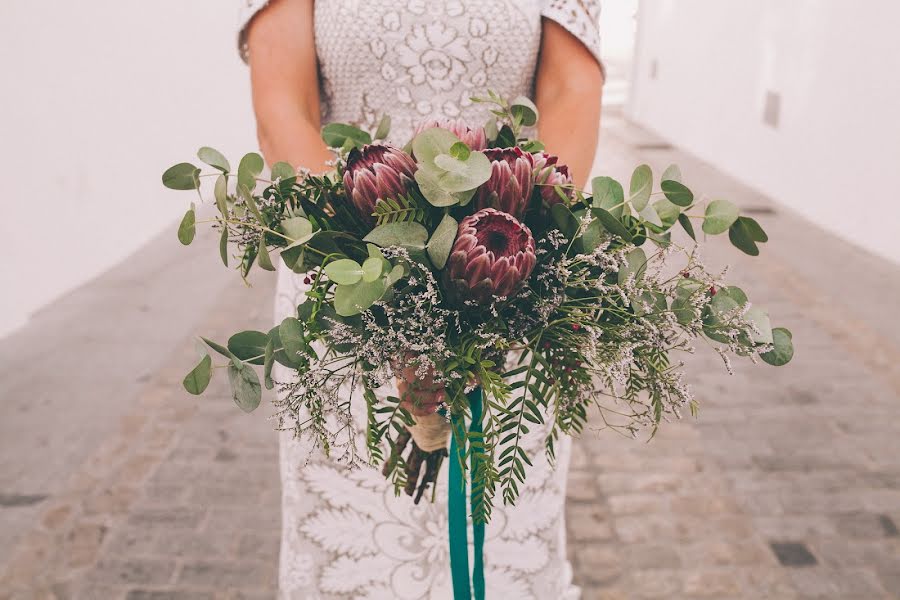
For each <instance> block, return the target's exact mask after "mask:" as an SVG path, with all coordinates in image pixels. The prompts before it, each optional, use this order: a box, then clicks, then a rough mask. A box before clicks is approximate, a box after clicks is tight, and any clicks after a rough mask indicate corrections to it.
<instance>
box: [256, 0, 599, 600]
mask: <svg viewBox="0 0 900 600" xmlns="http://www.w3.org/2000/svg"><path fill="white" fill-rule="evenodd" d="M265 4H266V2H265V0H242V14H241V25H242V29H241V31H242V33H241V35H240V38H239V44H240V45H241V52H242V54H244V55H245V48H244V47H243V43H244V38H243V30H244V27H245V25H246V24H247V23H248V22H249V20H250V19H251V18H252V17H253V16H254V15H255V14H256V12H257V11H259V10H260V9H261V8H263V7H264V6H265ZM598 10H599V6H598V2H597V0H543V1H542V0H530V1H524V0H499V1H498V0H326V1H324V2H319V3H317V4H316V11H315V36H316V51H317V54H318V57H319V63H320V64H319V66H320V72H321V80H320V81H321V86H322V91H323V106H322V113H323V120H327V121H342V122H348V123H354V124H356V125H359V126H362V127H366V128H370V129H374V128H375V126H376V125H377V122H378V120H379V119H380V118H381V116H382V115H383V114H385V113H387V114H390V116H391V117H392V121H393V122H392V127H391V135H390V136H389V137H390V138H391V140H392V141H395V142H397V143H400V144H402V143H405V142H406V141H407V140H408V138H409V137H410V136H411V135H412V132H413V130H414V129H415V126H416V125H417V124H418V123H419V122H420V121H422V120H424V119H425V118H434V117H441V116H443V117H453V118H457V117H460V118H464V119H467V120H471V121H472V122H475V123H481V122H483V121H485V120H486V118H487V116H488V115H487V112H486V109H485V107H484V106H482V105H479V104H475V103H472V102H471V100H470V97H471V96H473V95H478V94H483V93H484V92H485V90H486V88H488V87H490V88H491V89H492V90H494V91H496V92H498V93H500V94H501V95H503V96H506V97H514V96H518V95H529V94H530V92H531V87H532V79H533V74H534V68H535V64H536V61H537V55H538V49H539V45H540V35H541V16H545V17H547V18H550V19H553V20H555V21H557V22H559V23H560V24H561V25H563V26H564V27H565V28H566V29H567V30H569V31H570V32H571V33H573V34H574V35H575V36H576V37H578V38H579V39H580V40H581V41H582V42H583V43H584V44H585V46H587V47H588V48H589V49H590V50H591V51H592V52H593V53H594V55H595V56H599V36H598V34H597V27H596V22H597V18H598V14H597V13H598ZM305 289H306V286H305V285H304V284H303V282H302V276H297V275H296V274H294V273H291V272H290V271H289V270H287V269H286V268H284V265H281V268H280V270H279V273H278V287H277V294H276V299H275V318H276V322H280V321H281V319H283V318H284V317H285V316H288V315H293V314H294V313H295V310H296V306H297V304H299V303H300V302H302V301H303V295H304V293H305ZM276 369H278V370H277V371H276V373H275V374H276V376H278V377H280V378H282V380H284V378H285V377H286V376H287V373H285V372H284V370H283V369H281V368H280V367H276ZM348 393H349V391H348ZM360 396H361V394H360ZM353 400H354V402H355V401H357V399H356V398H354V399H353ZM358 402H359V404H360V406H361V407H362V406H364V404H363V401H362V398H361V397H360V398H359V399H358ZM358 414H360V415H364V414H365V410H364V409H362V410H359V411H358ZM363 418H364V417H363ZM361 425H363V426H364V423H361ZM545 434H546V431H545V430H543V429H542V428H537V427H535V428H533V429H532V431H531V433H530V434H529V435H528V436H527V439H526V449H527V451H528V452H529V455H530V457H531V458H532V461H533V462H534V467H533V468H531V469H530V470H529V472H528V479H527V481H526V484H525V485H524V486H523V487H522V489H521V497H520V499H519V502H518V503H517V505H516V506H515V507H510V506H503V505H502V501H501V500H500V498H499V497H498V498H497V506H496V507H495V509H494V512H493V517H492V520H491V522H490V524H489V525H488V526H487V530H486V531H487V540H486V545H485V579H486V583H487V593H488V596H489V597H504V596H505V597H512V598H517V599H529V598H534V599H543V598H577V597H578V589H577V588H575V587H574V586H572V585H571V568H570V566H569V563H568V561H567V560H566V547H565V523H564V505H565V492H566V490H565V485H566V472H567V468H568V460H569V451H570V443H569V441H568V440H567V439H566V440H562V443H560V444H559V445H558V448H557V456H558V464H557V467H556V468H555V469H554V468H553V467H552V466H551V465H550V464H549V463H548V462H547V460H546V458H545V456H544V449H543V438H544V435H545ZM362 445H363V441H362V440H360V446H362ZM281 477H282V486H283V496H282V498H283V502H282V509H283V516H282V521H283V531H282V546H281V565H280V590H281V597H282V598H284V599H294V598H304V599H323V600H333V599H338V598H341V599H343V598H353V599H368V600H387V599H395V598H396V599H403V600H406V599H409V600H412V599H419V598H425V599H428V600H446V599H448V598H452V597H453V593H452V585H451V581H450V570H449V558H448V550H447V544H448V539H447V511H446V495H447V489H446V488H447V482H446V467H445V468H444V473H442V477H441V478H440V479H439V486H438V493H437V498H436V500H435V502H434V503H433V504H432V503H429V502H425V501H424V500H423V502H422V503H420V504H419V505H418V506H415V505H413V504H412V501H411V500H409V499H408V497H406V496H401V497H399V498H398V497H395V496H394V494H393V489H392V488H391V487H390V486H389V485H387V484H386V481H385V480H384V478H383V477H382V476H381V474H380V472H378V471H376V470H374V469H356V470H347V469H346V468H345V467H344V466H343V465H342V464H339V463H338V462H337V461H335V460H333V459H332V460H329V459H325V458H323V457H321V456H320V455H319V453H318V451H315V452H312V453H310V449H309V447H308V445H307V444H306V442H304V441H297V440H294V439H293V438H292V435H291V434H290V433H284V434H282V438H281Z"/></svg>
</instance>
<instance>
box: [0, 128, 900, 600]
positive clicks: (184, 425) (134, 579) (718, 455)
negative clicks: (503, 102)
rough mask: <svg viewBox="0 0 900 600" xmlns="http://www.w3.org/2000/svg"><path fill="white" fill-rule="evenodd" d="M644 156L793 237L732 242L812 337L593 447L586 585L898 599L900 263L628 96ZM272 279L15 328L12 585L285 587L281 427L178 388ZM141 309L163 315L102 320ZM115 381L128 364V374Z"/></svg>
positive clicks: (174, 591) (77, 592)
mask: <svg viewBox="0 0 900 600" xmlns="http://www.w3.org/2000/svg"><path fill="white" fill-rule="evenodd" d="M640 161H647V162H649V163H650V164H651V165H652V166H653V167H654V168H655V169H658V168H661V167H664V166H665V165H666V164H667V163H669V162H678V163H679V164H681V166H682V170H683V172H684V173H685V175H686V178H687V180H688V183H694V184H695V187H697V188H702V189H703V190H706V191H709V193H711V194H714V195H717V196H724V197H729V198H731V199H733V200H735V201H736V202H738V203H739V204H741V205H742V206H743V207H744V208H745V210H748V211H752V212H754V213H756V215H757V217H758V218H759V219H760V220H761V222H763V224H764V225H765V226H766V227H767V229H768V230H769V232H770V235H771V237H772V241H771V242H770V243H769V245H768V247H764V248H763V256H762V257H761V258H760V259H753V260H748V259H745V258H743V257H740V256H737V255H736V253H735V252H729V253H728V254H727V257H728V260H729V262H732V263H733V264H734V265H735V271H734V273H735V279H736V280H739V281H740V282H741V283H742V286H743V287H744V288H745V289H747V290H748V292H749V293H750V297H751V298H754V299H757V300H759V301H760V302H761V303H764V304H766V305H767V306H768V307H769V308H770V310H771V312H772V314H773V315H775V316H776V320H777V322H778V323H779V324H784V325H786V326H788V327H790V328H791V329H792V330H793V332H794V339H795V344H796V346H797V353H798V354H797V357H796V358H795V360H794V362H793V363H792V364H791V366H789V367H787V368H782V369H772V368H770V367H766V366H764V365H758V366H754V365H751V364H738V365H736V367H737V368H736V371H737V372H736V374H735V375H733V376H729V375H727V373H726V372H725V370H724V368H723V367H722V365H721V362H720V360H719V359H718V357H717V356H716V355H715V354H713V353H711V352H700V353H698V355H696V356H694V357H692V358H691V363H692V366H693V367H695V369H694V372H695V373H696V372H699V371H698V369H702V370H703V371H702V375H700V376H697V377H694V380H693V384H694V388H695V391H696V393H697V396H698V398H699V399H700V401H701V413H700V418H699V419H697V420H693V419H686V420H684V421H681V422H677V423H671V424H668V426H666V427H664V428H663V429H662V430H661V432H660V433H659V435H658V436H657V437H656V439H654V440H653V442H652V443H650V444H644V443H641V442H635V441H631V440H626V439H623V438H621V437H620V436H617V435H615V434H613V433H610V432H603V433H595V432H588V433H586V434H585V435H584V436H583V437H582V438H581V439H580V440H579V441H578V442H577V443H576V445H575V451H574V456H573V462H572V470H571V477H570V485H569V506H568V524H569V538H570V541H569V547H570V554H571V557H572V560H573V563H574V566H575V573H576V580H577V582H578V583H579V584H580V585H581V586H582V587H583V590H584V598H585V599H586V600H601V599H609V600H611V599H619V598H636V599H642V598H667V599H677V598H713V599H725V598H742V599H743V598H747V599H756V598H776V599H782V598H784V599H794V598H797V599H811V598H835V599H850V598H858V599H866V600H869V599H877V598H900V532H898V527H900V419H898V418H897V417H898V416H900V407H898V399H900V347H898V340H900V331H898V328H900V320H897V319H896V318H894V315H893V310H892V309H893V308H894V306H895V305H896V302H895V301H894V298H897V297H900V270H898V269H897V268H896V267H894V266H891V265H889V264H887V263H884V262H882V261H879V260H876V259H874V258H872V257H870V256H868V255H866V254H864V253H862V252H861V251H858V250H856V249H854V248H852V247H850V246H849V245H847V244H845V243H843V242H839V241H837V240H836V239H835V238H833V237H831V236H829V235H826V234H824V233H823V232H821V231H820V230H818V229H816V228H815V227H814V226H812V225H810V224H809V223H806V222H804V221H802V220H801V219H799V218H798V217H797V216H796V215H794V214H792V213H790V212H789V211H786V210H785V209H783V208H781V207H779V206H776V205H773V204H772V203H771V202H770V201H768V200H767V199H765V198H763V197H761V196H760V195H759V194H758V193H756V192H753V191H752V190H751V189H748V188H746V187H744V186H742V185H740V184H739V183H738V182H735V181H733V180H731V179H729V178H728V177H726V176H725V175H723V174H721V173H719V172H716V171H715V170H713V169H711V168H709V167H708V166H707V165H704V164H703V163H701V162H699V161H698V160H697V159H694V158H692V157H690V156H687V155H685V154H683V153H681V152H679V151H677V150H676V149H673V148H670V147H667V146H666V145H665V144H664V143H661V142H660V140H658V139H655V138H654V137H653V136H652V135H651V134H649V133H648V132H646V131H643V130H641V129H638V128H636V127H633V126H630V125H628V124H627V123H625V122H624V121H623V120H622V119H621V118H619V117H618V116H616V115H612V116H611V117H610V118H609V119H608V121H607V123H606V126H605V128H604V134H603V144H602V149H601V154H600V161H599V163H600V164H602V166H603V169H602V170H603V172H605V173H611V174H613V175H615V176H617V177H620V178H627V176H628V171H627V169H630V167H632V166H634V165H635V164H637V163H638V162H640ZM167 233H169V232H167ZM710 245H714V244H712V243H711V244H710ZM154 247H156V250H153V248H154ZM160 247H161V244H160V242H154V243H153V244H151V246H150V247H149V248H148V249H147V250H146V251H145V252H151V251H155V252H164V253H165V256H167V257H168V258H167V259H166V260H167V261H168V262H166V261H163V262H162V263H154V262H153V261H146V260H145V261H144V262H141V260H142V259H141V258H140V256H139V257H138V258H136V259H135V260H136V261H137V263H135V264H139V265H143V269H144V270H143V271H139V272H141V273H144V275H145V277H144V278H143V279H146V280H148V281H150V282H151V283H152V282H153V281H156V279H152V278H151V276H152V277H157V279H158V278H159V277H163V275H154V274H155V273H159V272H161V271H157V270H155V269H157V268H160V269H161V267H160V265H161V264H175V263H174V262H173V261H176V260H181V259H183V258H184V257H186V256H188V255H192V253H194V252H196V253H200V252H203V251H206V250H208V248H203V249H192V250H191V251H187V250H183V249H180V248H179V249H177V250H175V249H173V248H172V247H171V246H169V245H165V250H164V251H163V250H160ZM210 252H212V251H210ZM148 265H155V266H154V267H153V268H151V267H150V266H148ZM195 266H196V265H195ZM135 268H136V267H135ZM197 268H198V269H199V267H197ZM196 272H199V271H195V273H196ZM226 275H228V274H226ZM105 277H107V276H105ZM148 278H149V279H148ZM264 279H265V280H270V279H271V278H259V281H260V284H258V285H257V286H256V287H254V288H252V289H245V288H243V287H240V286H237V285H230V286H226V285H225V284H224V283H223V281H224V280H220V279H215V280H199V283H198V278H197V277H196V276H191V274H190V273H189V272H187V273H185V274H184V275H183V276H182V278H181V280H180V283H179V284H178V285H177V286H176V289H175V290H174V291H172V290H170V291H168V292H166V293H165V294H164V293H157V294H156V295H155V296H154V295H153V294H152V293H151V291H149V290H148V289H145V288H141V287H135V286H137V284H134V283H129V284H127V285H126V284H124V283H123V284H121V285H120V287H123V288H124V289H125V292H124V293H126V294H131V295H132V296H134V295H135V294H137V293H138V291H140V294H141V300H140V302H139V303H137V304H135V306H139V305H140V306H143V305H144V304H143V303H146V304H147V305H148V306H149V308H148V310H147V311H143V310H138V309H137V308H136V309H135V311H136V312H134V314H132V313H128V312H127V311H126V312H123V313H122V314H114V313H110V312H109V311H106V310H105V309H102V308H98V307H102V303H101V301H100V300H98V299H91V298H88V299H87V300H84V301H82V302H80V304H78V306H77V307H75V308H72V302H71V301H66V300H64V301H62V303H61V304H60V307H61V308H62V309H67V310H69V313H67V314H70V316H71V319H72V321H73V322H79V323H84V322H87V323H90V324H91V325H92V326H94V327H95V329H96V332H97V333H96V334H95V335H90V336H89V335H87V334H86V333H84V332H82V333H80V334H79V335H82V336H86V337H82V338H78V339H76V340H75V342H77V343H76V344H75V346H73V348H74V350H67V351H66V353H65V354H64V355H63V354H61V353H59V352H57V353H56V354H53V348H48V346H54V347H56V348H58V347H60V346H61V345H62V344H64V343H68V342H66V341H65V340H67V339H69V338H72V336H73V335H74V334H73V333H72V332H71V331H70V330H69V329H65V328H59V327H56V329H55V331H56V333H55V335H56V337H50V335H49V334H46V333H43V332H45V331H47V328H46V327H45V328H44V329H41V327H42V326H43V325H42V323H43V324H46V322H47V319H49V318H50V317H48V316H39V317H38V318H37V319H36V320H35V323H34V324H33V325H31V326H29V328H28V329H26V330H25V331H23V332H22V333H21V334H19V335H17V336H13V337H11V338H7V339H6V340H3V341H2V342H0V359H2V361H0V364H2V366H0V375H2V384H0V391H2V393H3V402H2V404H0V598H2V599H6V598H22V599H30V598H41V599H44V598H47V599H50V598H64V599H68V598H76V599H91V600H93V599H107V598H109V599H113V600H121V599H128V600H163V599H183V600H189V599H237V598H248V599H250V598H253V599H255V598H272V597H274V595H275V580H276V569H277V557H278V547H277V542H278V527H279V520H280V516H279V500H278V497H279V483H278V472H277V446H276V437H275V435H274V434H273V432H272V424H271V423H270V422H268V421H267V420H266V419H265V418H263V415H259V414H255V415H253V416H252V417H248V416H246V415H244V414H242V413H241V412H240V411H238V410H237V409H236V408H235V407H234V406H233V405H232V404H231V403H230V401H228V400H227V391H226V390H225V389H224V387H222V386H221V383H222V382H221V380H220V381H219V384H220V385H219V387H217V388H215V389H214V390H213V391H214V392H215V393H213V394H210V393H207V395H206V396H203V397H201V398H193V397H190V396H188V395H187V394H185V393H184V392H183V391H182V390H181V389H180V381H181V378H182V377H183V375H184V372H185V365H187V364H189V363H190V362H191V361H192V360H193V359H194V357H195V355H196V350H195V349H194V346H193V342H191V341H190V339H189V338H188V337H187V336H185V335H184V334H186V333H188V332H203V333H206V334H210V336H211V337H213V338H216V337H219V338H221V337H224V336H225V335H226V334H227V333H229V332H230V330H231V329H232V328H233V323H234V321H235V316H236V315H244V316H245V318H244V319H242V321H243V322H242V325H246V326H247V327H248V328H249V327H259V328H262V327H264V326H266V324H267V322H268V321H269V312H268V311H267V310H265V309H266V307H268V306H269V304H270V303H269V298H271V294H272V289H271V281H266V282H264ZM100 281H101V282H102V281H103V278H101V280H100ZM99 285H100V284H92V286H95V287H94V288H93V289H97V286H99ZM204 285H205V286H206V287H203V286H204ZM192 286H193V287H192ZM175 292H177V293H175ZM170 296H174V297H175V298H180V299H181V300H180V301H183V302H185V303H187V301H188V300H190V302H191V304H190V307H188V306H187V304H185V306H184V308H183V309H181V310H180V311H179V310H178V309H177V306H175V307H173V308H172V309H171V310H172V316H171V319H168V317H167V318H166V320H165V322H166V325H164V324H163V321H160V320H159V319H160V317H159V311H156V310H155V309H156V307H157V305H167V306H168V304H167V303H169V304H172V302H173V301H172V299H171V297H170ZM134 302H137V300H135V301H134ZM67 307H68V308H67ZM251 307H256V308H251ZM143 312H149V315H151V317H148V318H153V319H157V320H156V321H155V323H158V324H159V325H158V326H159V328H160V330H159V331H155V332H151V331H144V332H138V333H137V334H135V335H139V337H137V338H132V339H129V340H123V339H121V338H119V339H117V340H112V341H111V337H110V336H113V334H110V333H104V332H106V331H108V330H109V329H110V327H109V326H110V325H116V322H115V321H116V320H117V319H119V320H120V321H121V323H120V324H121V326H122V328H126V329H127V327H125V325H126V324H127V323H128V322H130V320H131V319H136V318H138V316H139V315H140V314H142V313H143ZM169 320H171V321H172V322H173V323H175V325H177V327H176V326H169V325H168V323H169ZM111 321H112V322H111ZM185 323H187V324H185ZM104 326H106V327H104ZM122 328H118V327H113V329H116V330H117V331H120V330H122ZM79 331H81V330H79ZM39 334H40V335H39ZM120 335H124V334H120ZM151 338H152V340H154V341H153V343H152V344H149V346H152V350H153V351H154V352H155V353H156V354H155V355H156V356H159V357H160V359H159V360H157V361H156V363H153V366H152V368H150V367H148V369H147V372H146V373H145V374H143V375H140V376H138V377H135V376H134V375H135V373H143V371H139V370H136V368H135V367H132V366H130V365H132V364H150V363H149V362H148V360H149V359H147V358H146V357H149V356H150V351H149V350H147V351H146V352H145V353H144V354H141V353H140V352H137V353H136V354H135V355H134V356H131V355H130V354H128V352H129V351H128V350H127V348H129V347H131V346H132V345H134V344H138V345H142V344H143V342H144V340H145V339H151ZM29 340H31V342H30V343H31V344H32V345H31V346H28V343H29ZM126 341H127V342H129V343H128V344H126ZM113 342H115V343H113ZM78 344H82V346H83V348H84V350H83V351H79V350H78V348H79V346H78ZM25 346H28V348H32V347H34V348H38V349H43V348H47V350H46V351H47V352H48V353H50V354H51V355H52V356H54V357H55V359H56V361H57V364H62V365H63V367H62V368H61V369H60V371H61V372H65V371H66V369H69V370H71V371H73V372H74V370H75V369H76V367H77V368H79V369H80V371H79V372H82V373H87V374H88V375H89V376H87V375H85V376H84V377H82V378H80V379H72V380H71V382H70V383H69V385H66V382H67V380H66V379H65V378H63V379H59V378H56V379H53V378H47V379H45V378H43V377H42V376H41V375H40V372H39V371H35V370H33V369H32V370H29V369H28V368H27V364H25V363H22V362H21V361H19V362H17V357H19V356H20V355H22V354H23V351H22V348H23V347H25ZM91 348H94V349H95V350H96V349H97V348H99V349H100V351H105V352H106V354H107V355H108V353H109V348H114V349H115V350H116V352H117V356H116V358H117V360H120V361H121V362H122V365H119V366H118V368H117V369H114V370H113V371H114V372H109V373H107V372H104V370H103V369H102V368H100V367H99V366H97V365H96V364H95V363H94V362H93V361H91V360H89V359H90V358H91V357H92V356H93V355H91V354H90V349H91ZM29 352H30V351H29ZM34 352H37V350H34ZM25 354H28V353H27V352H26V353H25ZM32 354H33V352H32ZM145 354H146V356H145ZM99 356H101V358H102V356H103V354H100V355H99ZM141 361H144V362H141ZM81 362H85V363H86V364H84V365H81V364H80V363H81ZM73 365H75V366H73ZM123 365H124V366H123ZM120 371H121V372H120ZM122 372H124V374H123V373H122ZM117 377H125V378H126V379H128V378H130V380H129V381H130V382H125V383H128V385H125V383H122V385H118V384H117V385H116V386H113V385H112V384H111V383H110V382H111V381H118V380H117V379H116V378H117ZM134 379H137V380H138V381H137V382H135V381H133V380H134ZM86 382H90V383H86ZM214 385H216V384H215V383H214ZM60 398H61V399H62V400H60ZM62 401H65V402H66V403H68V404H62V405H61V404H60V402H62ZM54 433H57V435H54ZM59 439H61V440H62V441H61V442H60V441H58V440H59ZM54 440H57V441H54ZM54 444H57V446H54ZM69 445H70V446H69ZM69 447H71V450H69V449H68V448H69ZM29 457H31V458H29ZM29 461H30V462H29ZM23 465H25V466H23Z"/></svg>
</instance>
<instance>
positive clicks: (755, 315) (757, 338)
mask: <svg viewBox="0 0 900 600" xmlns="http://www.w3.org/2000/svg"><path fill="white" fill-rule="evenodd" d="M744 318H745V319H746V320H747V321H748V322H750V323H753V326H754V327H755V328H756V329H758V330H759V331H758V332H756V331H751V332H750V339H751V340H753V341H754V342H755V343H757V344H771V343H772V341H773V339H772V336H773V334H772V323H771V322H770V321H769V313H768V312H766V311H765V309H762V308H760V307H758V306H751V307H750V309H749V310H748V311H747V313H746V314H745V315H744Z"/></svg>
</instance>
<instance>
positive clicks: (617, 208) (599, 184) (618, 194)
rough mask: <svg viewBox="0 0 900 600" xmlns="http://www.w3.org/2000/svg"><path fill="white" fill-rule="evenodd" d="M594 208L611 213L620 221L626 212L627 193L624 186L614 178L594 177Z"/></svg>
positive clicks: (592, 181)
mask: <svg viewBox="0 0 900 600" xmlns="http://www.w3.org/2000/svg"><path fill="white" fill-rule="evenodd" d="M591 194H592V196H593V198H592V202H593V206H594V207H596V208H603V209H605V210H607V211H609V214H611V215H612V216H613V217H615V218H616V219H618V218H619V217H621V216H622V212H623V211H624V210H625V192H624V190H623V189H622V184H621V183H619V182H618V181H616V180H615V179H613V178H612V177H594V178H593V179H592V180H591Z"/></svg>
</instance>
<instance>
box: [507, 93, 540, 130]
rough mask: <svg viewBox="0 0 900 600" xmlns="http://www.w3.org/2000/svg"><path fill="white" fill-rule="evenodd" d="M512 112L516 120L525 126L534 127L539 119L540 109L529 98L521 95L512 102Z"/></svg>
mask: <svg viewBox="0 0 900 600" xmlns="http://www.w3.org/2000/svg"><path fill="white" fill-rule="evenodd" d="M509 109H510V112H511V113H512V116H513V119H515V120H516V122H518V123H520V124H522V125H524V126H525V127H532V126H534V125H536V124H537V121H538V109H537V106H535V105H534V102H532V101H531V100H530V99H529V98H526V97H525V96H519V97H518V98H515V99H514V100H513V101H512V102H511V103H510V107H509Z"/></svg>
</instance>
